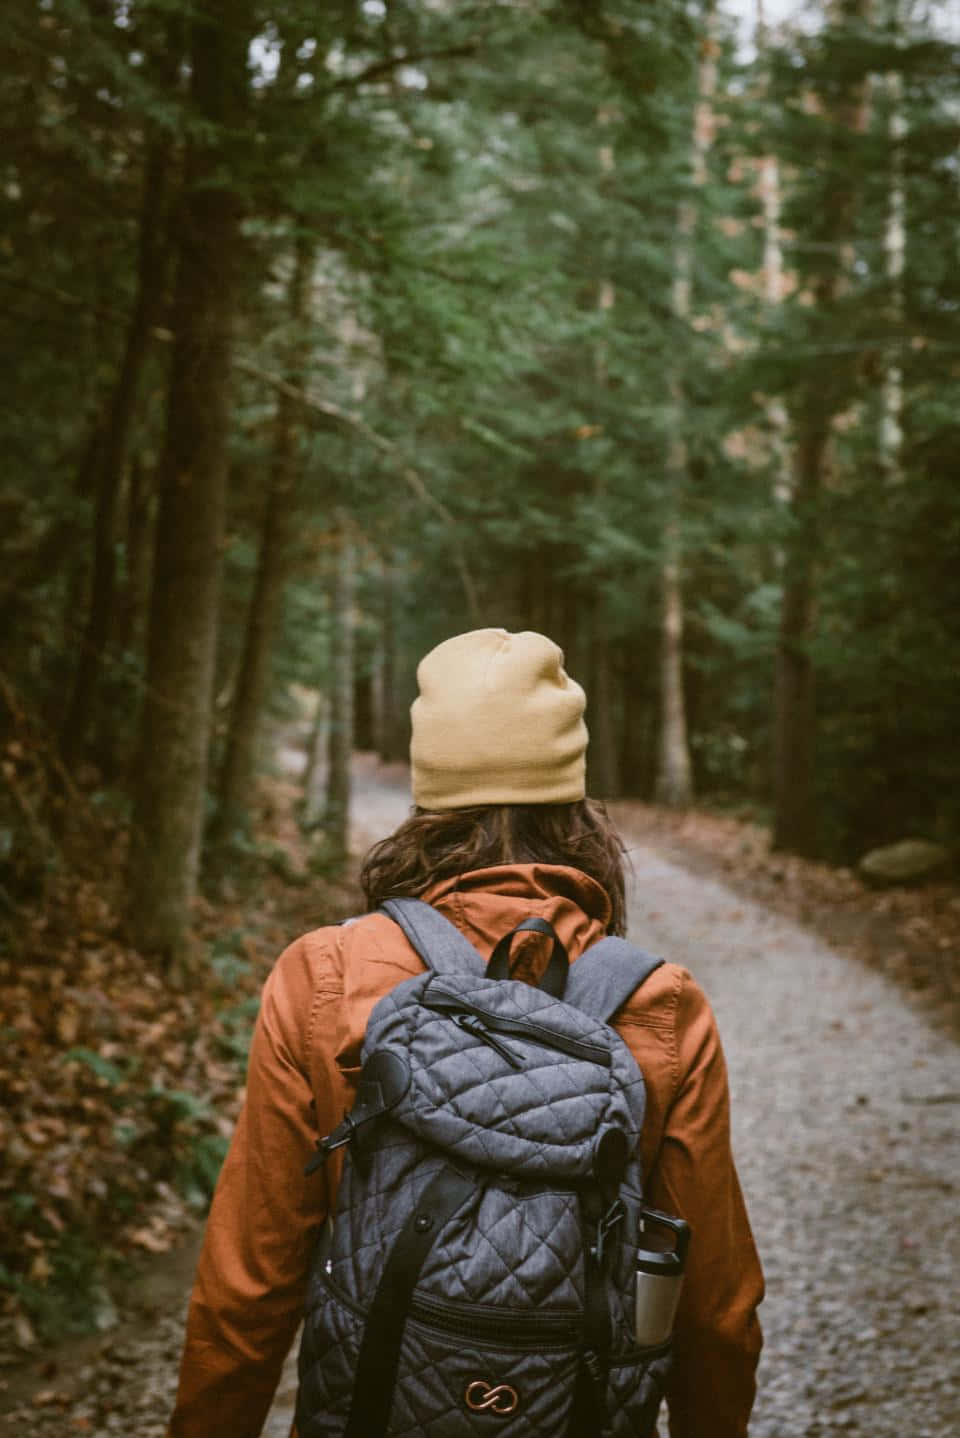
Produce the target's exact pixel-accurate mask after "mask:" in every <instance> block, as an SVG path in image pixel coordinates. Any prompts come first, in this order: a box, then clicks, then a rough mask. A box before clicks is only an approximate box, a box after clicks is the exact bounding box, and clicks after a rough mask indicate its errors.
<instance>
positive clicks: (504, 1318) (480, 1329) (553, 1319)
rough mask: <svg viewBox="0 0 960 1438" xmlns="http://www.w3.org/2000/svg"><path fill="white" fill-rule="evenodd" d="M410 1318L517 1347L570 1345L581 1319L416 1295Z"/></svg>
mask: <svg viewBox="0 0 960 1438" xmlns="http://www.w3.org/2000/svg"><path fill="white" fill-rule="evenodd" d="M410 1317H411V1318H412V1319H414V1320H415V1321H416V1322H417V1323H424V1324H426V1325H427V1327H429V1328H436V1329H442V1330H443V1331H444V1332H445V1333H450V1334H453V1335H455V1336H457V1337H460V1338H472V1339H476V1340H477V1341H479V1342H488V1343H490V1342H492V1343H497V1344H506V1345H510V1346H511V1347H516V1348H524V1347H530V1348H536V1349H540V1348H570V1347H573V1346H575V1345H576V1344H577V1343H578V1342H579V1341H580V1338H581V1335H582V1333H583V1319H582V1318H581V1317H579V1316H578V1315H575V1314H571V1315H569V1316H568V1315H567V1314H565V1313H529V1314H528V1313H506V1312H503V1311H502V1310H486V1309H484V1308H482V1307H479V1308H478V1307H477V1306H476V1305H473V1304H469V1303H456V1302H453V1301H452V1300H450V1299H443V1298H430V1297H428V1296H427V1295H426V1294H419V1295H418V1294H415V1295H414V1297H413V1300H412V1302H411V1304H410Z"/></svg>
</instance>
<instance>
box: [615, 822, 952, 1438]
mask: <svg viewBox="0 0 960 1438" xmlns="http://www.w3.org/2000/svg"><path fill="white" fill-rule="evenodd" d="M631 857H632V859H633V864H634V868H635V871H636V883H635V886H634V894H633V902H632V908H631V924H630V932H631V934H632V936H633V937H634V938H635V939H636V940H637V941H638V942H640V943H642V944H643V945H644V946H645V947H647V948H651V949H653V950H654V951H655V952H658V953H662V954H664V955H665V956H668V957H669V958H671V959H673V960H675V961H676V962H678V963H683V964H686V965H687V967H688V968H690V969H691V970H692V971H693V972H694V974H695V975H696V977H697V979H698V981H699V982H700V984H701V985H702V987H703V988H704V989H705V990H706V992H707V994H708V995H709V996H710V998H711V1001H712V1003H713V1005H714V1008H715V1010H716V1012H717V1016H718V1019H719V1023H720V1030H721V1033H722V1035H723V1038H724V1045H725V1048H726V1053H727V1061H728V1065H729V1069H730V1084H731V1092H732V1103H733V1124H734V1148H735V1152H736V1155H737V1162H738V1166H739V1169H740V1177H741V1182H742V1184H743V1187H744V1191H745V1193H746V1196H747V1203H748V1207H749V1210H750V1216H751V1221H752V1223H753V1227H754V1231H755V1234H756V1236H757V1242H758V1245H759V1247H760V1253H761V1257H762V1259H763V1264H764V1269H765V1272H766V1277H767V1290H768V1296H767V1299H766V1301H765V1303H764V1305H763V1308H762V1310H761V1317H762V1321H763V1328H764V1333H765V1337H766V1347H765V1351H764V1356H763V1359H762V1363H761V1369H760V1390H759V1397H758V1401H757V1406H756V1408H755V1410H754V1418H753V1421H752V1422H751V1425H750V1432H751V1435H752V1438H795V1435H796V1438H821V1435H827V1434H833V1433H845V1434H850V1433H857V1434H863V1435H869V1438H951V1435H956V1434H958V1433H960V1321H958V1302H957V1275H958V1274H960V1242H958V1225H957V1217H958V1212H957V1193H958V1189H960V1139H958V1132H957V1115H958V1112H960V1109H958V1104H960V1058H958V1052H957V1048H956V1045H955V1044H954V1043H953V1042H952V1041H951V1040H950V1039H949V1038H947V1037H944V1036H942V1035H940V1034H938V1033H936V1032H934V1031H932V1030H931V1029H930V1028H929V1027H928V1026H927V1025H926V1023H925V1022H924V1021H923V1020H922V1019H921V1018H920V1017H919V1016H918V1015H917V1014H916V1013H915V1012H914V1011H912V1010H910V1009H908V1008H907V1007H906V1006H905V1004H904V1003H903V1001H902V999H901V997H900V995H899V993H898V991H897V990H896V989H895V988H894V987H893V986H892V985H891V984H890V983H889V981H888V980H886V979H884V978H883V977H881V976H880V975H878V974H875V973H873V972H871V971H870V970H868V969H866V968H864V967H863V966H862V965H860V964H859V963H857V962H856V961H855V960H853V959H847V958H844V957H843V956H841V955H838V954H836V953H833V952H832V951H831V950H830V949H828V948H826V947H825V946H824V945H823V944H822V943H821V942H820V941H819V940H818V939H817V938H815V937H814V936H812V935H811V934H810V933H809V932H807V931H805V930H804V929H802V928H800V927H798V926H797V925H796V924H794V923H792V922H791V921H790V920H788V919H785V918H783V917H782V916H780V915H778V914H775V913H772V912H771V911H770V910H768V909H765V908H762V907H760V906H759V905H757V904H754V903H750V902H745V901H744V900H742V899H740V898H739V897H737V896H736V895H734V894H733V893H732V892H731V891H730V890H729V889H727V888H725V887H724V886H723V885H722V884H719V883H714V882H711V881H709V880H705V879H703V878H694V877H692V876H691V875H690V874H688V873H686V872H685V871H684V870H683V869H681V868H678V867H677V866H676V865H675V864H672V863H668V862H666V861H665V860H664V859H662V858H660V857H658V856H657V854H656V853H654V852H653V851H652V850H651V849H649V848H637V849H634V850H633V852H632V856H631Z"/></svg>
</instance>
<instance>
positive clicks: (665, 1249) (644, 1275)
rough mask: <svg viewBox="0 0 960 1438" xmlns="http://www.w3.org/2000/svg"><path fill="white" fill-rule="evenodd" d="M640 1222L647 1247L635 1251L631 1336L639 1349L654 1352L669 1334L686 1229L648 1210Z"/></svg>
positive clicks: (677, 1298)
mask: <svg viewBox="0 0 960 1438" xmlns="http://www.w3.org/2000/svg"><path fill="white" fill-rule="evenodd" d="M642 1219H643V1236H644V1242H646V1243H649V1245H650V1246H649V1247H647V1248H641V1249H639V1250H638V1251H637V1260H636V1261H637V1280H636V1316H635V1334H636V1340H637V1345H638V1346H639V1347H640V1348H656V1347H658V1346H659V1345H660V1344H661V1343H666V1341H667V1339H668V1338H669V1337H670V1335H671V1333H672V1332H673V1322H674V1319H675V1317H676V1313H677V1304H678V1303H679V1302H680V1290H681V1288H682V1286H683V1271H684V1268H685V1266H686V1260H687V1248H688V1247H689V1244H690V1228H689V1225H688V1224H686V1223H684V1221H683V1219H682V1218H673V1217H671V1215H670V1214H666V1213H658V1212H657V1210H656V1209H652V1208H645V1209H644V1210H643V1214H642ZM668 1245H669V1246H668Z"/></svg>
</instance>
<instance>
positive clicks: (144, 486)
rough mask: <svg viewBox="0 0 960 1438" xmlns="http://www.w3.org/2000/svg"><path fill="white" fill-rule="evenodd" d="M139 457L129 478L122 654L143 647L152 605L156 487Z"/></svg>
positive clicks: (120, 619)
mask: <svg viewBox="0 0 960 1438" xmlns="http://www.w3.org/2000/svg"><path fill="white" fill-rule="evenodd" d="M151 481H152V475H148V473H147V471H146V470H145V468H144V465H143V462H142V460H141V459H140V458H139V456H137V455H134V457H133V459H132V460H131V463H130V470H129V474H128V477H127V506H126V539H125V544H124V548H125V552H126V565H125V569H126V574H125V582H124V587H123V594H122V597H121V601H120V610H119V616H118V621H117V633H116V644H117V648H118V650H119V651H120V653H121V654H129V653H132V652H133V651H134V650H136V649H137V648H138V647H139V645H140V642H141V641H140V636H141V632H142V630H143V627H144V624H145V620H146V614H147V607H148V605H149V603H150V567H151V557H152V556H151V548H152V546H151V539H152V536H153V499H154V493H153V484H152V482H151Z"/></svg>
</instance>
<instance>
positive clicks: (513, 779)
mask: <svg viewBox="0 0 960 1438" xmlns="http://www.w3.org/2000/svg"><path fill="white" fill-rule="evenodd" d="M417 683H418V684H419V686H420V695H419V698H417V699H415V700H414V703H413V707H412V708H411V710H410V718H411V721H412V724H413V739H412V741H411V744H410V762H411V767H412V778H413V799H414V803H416V804H417V805H419V807H420V808H422V809H467V808H470V807H471V806H473V805H475V804H477V805H479V804H564V803H569V802H571V801H572V800H575V799H582V798H583V797H584V795H585V793H586V787H585V785H586V752H587V726H586V724H585V723H584V722H583V711H584V709H585V708H586V702H587V701H586V697H585V695H584V692H583V690H582V689H581V688H580V685H579V684H576V683H574V681H573V680H572V679H570V678H568V676H567V675H566V674H565V672H564V669H563V652H562V651H561V650H560V649H558V647H557V646H556V644H554V643H553V642H552V641H551V640H549V639H546V638H545V637H544V636H543V635H542V634H533V633H530V632H529V631H528V632H525V633H523V634H508V633H507V631H506V630H505V629H475V630H473V631H472V632H471V633H470V634H458V635H457V636H456V637H455V638H453V639H447V640H446V641H445V642H444V643H443V644H438V645H437V647H436V649H432V650H431V651H430V653H429V654H428V655H427V656H426V658H425V659H423V660H421V662H420V665H419V668H418V669H417Z"/></svg>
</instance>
